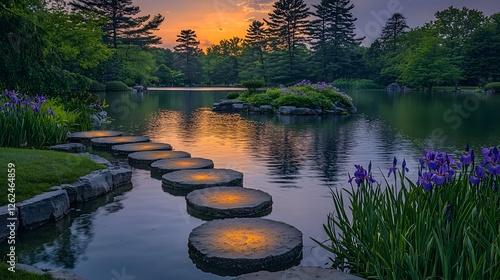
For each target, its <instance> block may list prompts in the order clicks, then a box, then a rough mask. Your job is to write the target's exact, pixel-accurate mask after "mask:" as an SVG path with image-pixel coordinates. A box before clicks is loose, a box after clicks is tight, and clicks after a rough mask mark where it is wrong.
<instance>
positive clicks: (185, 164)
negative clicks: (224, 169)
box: [129, 155, 214, 179]
mask: <svg viewBox="0 0 500 280" xmlns="http://www.w3.org/2000/svg"><path fill="white" fill-rule="evenodd" d="M129 156H130V155H129ZM212 168H214V162H213V161H212V160H210V159H205V158H171V159H161V160H157V161H155V162H153V163H152V164H151V176H152V177H154V178H160V179H161V176H162V175H164V174H166V173H170V172H174V171H179V170H190V169H212Z"/></svg>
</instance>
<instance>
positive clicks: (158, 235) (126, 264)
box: [2, 90, 500, 280]
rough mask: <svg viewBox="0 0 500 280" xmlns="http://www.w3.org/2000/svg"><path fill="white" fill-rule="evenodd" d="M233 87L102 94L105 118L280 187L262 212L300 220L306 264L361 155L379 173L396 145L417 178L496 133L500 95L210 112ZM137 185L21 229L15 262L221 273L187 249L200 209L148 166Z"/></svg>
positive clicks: (148, 275)
mask: <svg viewBox="0 0 500 280" xmlns="http://www.w3.org/2000/svg"><path fill="white" fill-rule="evenodd" d="M226 93H227V92H224V91H210V90H202V91H185V90H183V91H180V90H177V91H162V90H151V91H149V92H148V93H147V94H135V95H134V94H132V93H122V94H121V93H112V94H111V93H110V94H106V95H105V96H104V98H105V99H106V102H107V103H108V104H110V107H109V108H108V109H107V111H108V113H109V116H110V117H112V118H113V119H114V121H113V122H112V124H110V125H109V127H108V129H116V130H121V131H124V132H125V133H126V134H130V135H142V134H144V135H149V136H150V137H151V139H152V140H153V141H157V142H164V143H169V144H171V145H172V146H173V147H174V149H175V150H179V151H186V152H189V153H191V155H192V156H193V157H204V158H209V159H212V160H213V161H214V163H215V166H216V168H231V169H235V170H238V171H241V172H243V173H244V185H245V186H246V187H251V188H255V189H260V190H263V191H266V192H268V193H270V194H271V195H272V196H273V201H274V205H273V211H272V213H271V214H270V215H268V216H266V218H269V219H273V220H277V221H283V222H285V223H288V224H291V225H293V226H295V227H297V228H298V229H299V230H301V231H302V232H303V234H304V238H303V240H304V250H303V252H304V255H303V258H302V261H301V265H306V266H311V265H316V266H328V265H329V264H330V261H329V259H328V257H329V255H327V254H326V253H325V252H324V251H323V250H322V249H319V248H318V246H317V245H316V244H315V243H314V242H313V241H312V240H311V237H312V238H316V239H319V240H323V239H324V238H325V234H324V232H323V229H322V224H323V223H325V222H326V217H327V214H328V213H329V212H331V211H332V209H333V207H332V203H331V197H330V188H342V187H347V186H348V185H347V180H348V172H350V173H351V174H352V173H353V171H354V166H353V165H354V164H362V165H364V166H365V167H366V166H367V165H368V162H369V161H370V160H371V161H372V163H373V166H374V170H376V171H375V178H376V179H380V180H381V179H382V175H381V174H380V173H379V171H378V168H380V170H381V171H382V172H383V173H384V174H386V173H387V170H388V168H389V167H390V166H391V165H392V158H393V157H394V156H396V157H397V158H398V159H400V161H401V160H402V159H403V158H406V159H407V161H408V165H409V167H410V173H409V174H408V175H409V176H410V177H412V178H415V179H416V176H417V175H416V174H417V170H416V166H417V159H418V157H419V156H420V154H421V152H422V150H423V149H424V148H437V149H442V150H445V151H448V152H450V153H454V154H456V155H458V154H459V153H460V150H462V149H463V147H464V146H465V145H466V143H470V144H471V145H472V146H473V147H474V148H476V149H477V148H478V147H480V146H491V145H498V144H500V129H499V128H500V122H499V118H498V112H499V111H498V110H499V109H500V96H487V95H473V94H451V93H450V94H434V95H430V94H421V93H407V94H387V93H385V92H383V91H355V92H349V93H350V94H351V95H352V97H353V99H354V100H355V103H356V104H355V105H356V106H357V107H358V110H359V114H357V115H354V116H351V117H332V116H327V117H283V116H281V117H280V116H262V115H249V116H242V115H239V114H217V113H213V112H211V110H210V109H209V107H211V105H212V103H213V102H215V101H217V100H219V99H220V98H223V97H225V95H226ZM103 155H104V156H107V157H110V155H108V154H103ZM118 162H120V163H122V164H123V159H122V160H119V161H118ZM132 185H133V187H132V186H127V187H124V188H120V189H118V190H117V191H116V192H115V193H113V194H110V195H108V196H106V197H102V198H99V199H98V200H95V201H93V202H92V203H88V204H85V205H84V206H83V207H82V208H80V209H77V210H75V211H73V212H72V213H71V215H70V216H68V217H67V218H65V219H63V220H62V221H59V222H58V223H57V224H49V225H46V226H43V227H41V228H39V229H37V230H35V231H33V232H29V233H24V234H22V235H20V236H19V242H18V244H19V246H18V247H17V253H18V255H19V260H20V262H23V263H28V264H33V265H36V266H38V267H41V268H52V269H54V268H55V269H60V268H64V269H68V270H71V271H73V272H75V273H77V274H79V275H82V276H84V277H86V278H88V279H95V280H99V279H116V280H120V279H136V280H138V279H221V278H223V276H220V275H217V274H215V273H211V272H204V271H202V270H201V269H198V268H197V267H196V265H195V264H193V262H192V261H191V259H190V258H189V256H188V248H187V239H188V236H189V233H190V232H191V230H192V229H193V228H195V227H197V226H199V225H201V224H202V223H203V221H201V220H199V219H197V218H193V217H191V216H189V215H188V214H187V212H186V206H185V201H184V197H179V196H172V195H170V194H169V193H166V192H164V191H163V190H162V188H161V181H160V180H156V179H153V178H151V177H150V173H149V171H146V170H139V169H134V170H133V177H132ZM4 249H5V244H2V251H4ZM219 274H220V273H219ZM132 277H135V278H132ZM227 278H229V277H227Z"/></svg>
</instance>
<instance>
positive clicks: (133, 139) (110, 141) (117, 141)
mask: <svg viewBox="0 0 500 280" xmlns="http://www.w3.org/2000/svg"><path fill="white" fill-rule="evenodd" d="M90 142H91V143H92V147H96V148H110V147H111V146H114V145H121V144H130V143H142V142H149V137H147V136H119V137H103V138H94V139H92V140H91V141H90Z"/></svg>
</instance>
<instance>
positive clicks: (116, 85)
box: [106, 81, 130, 91]
mask: <svg viewBox="0 0 500 280" xmlns="http://www.w3.org/2000/svg"><path fill="white" fill-rule="evenodd" d="M128 90H130V88H129V87H128V86H127V85H126V84H124V83H123V82H120V81H111V82H107V83H106V91H128Z"/></svg>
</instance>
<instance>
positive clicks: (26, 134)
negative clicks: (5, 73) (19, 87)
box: [0, 89, 78, 148]
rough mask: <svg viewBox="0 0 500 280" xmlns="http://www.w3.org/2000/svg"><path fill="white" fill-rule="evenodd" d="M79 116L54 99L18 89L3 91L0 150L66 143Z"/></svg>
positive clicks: (0, 100) (0, 110)
mask: <svg viewBox="0 0 500 280" xmlns="http://www.w3.org/2000/svg"><path fill="white" fill-rule="evenodd" d="M77 118H78V114H77V113H75V112H66V111H64V109H63V107H62V105H59V104H58V103H57V102H56V101H55V100H53V99H47V98H46V97H45V96H43V95H35V96H29V95H26V94H22V93H20V92H18V91H15V90H12V91H10V90H7V89H6V90H4V91H3V92H0V147H17V148H18V147H35V148H41V147H43V146H47V145H52V144H57V143H61V142H63V141H65V139H66V135H67V133H68V132H69V131H70V129H71V128H72V127H73V126H76V123H77V122H76V120H77Z"/></svg>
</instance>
